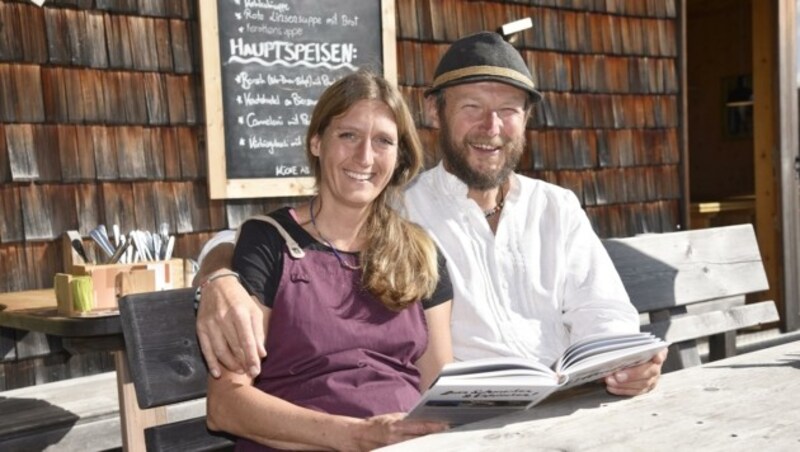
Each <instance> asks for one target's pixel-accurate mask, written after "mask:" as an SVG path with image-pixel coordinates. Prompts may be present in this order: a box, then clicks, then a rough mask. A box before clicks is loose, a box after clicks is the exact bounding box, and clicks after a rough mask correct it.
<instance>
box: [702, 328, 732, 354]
mask: <svg viewBox="0 0 800 452" xmlns="http://www.w3.org/2000/svg"><path fill="white" fill-rule="evenodd" d="M735 355H736V331H728V332H725V333H720V334H715V335H713V336H709V337H708V360H709V361H716V360H718V359H724V358H730V357H731V356H735Z"/></svg>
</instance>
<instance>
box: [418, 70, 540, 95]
mask: <svg viewBox="0 0 800 452" xmlns="http://www.w3.org/2000/svg"><path fill="white" fill-rule="evenodd" d="M474 76H496V77H505V78H509V79H512V80H515V81H517V82H520V83H522V84H523V85H525V86H527V87H529V88H531V89H534V86H533V82H532V81H531V79H529V78H528V76H526V75H523V74H520V73H519V72H517V71H515V70H513V69H507V68H502V67H497V66H468V67H465V68H461V69H456V70H453V71H450V72H445V73H444V74H442V75H440V76H438V77H436V78H435V79H434V80H433V86H431V89H432V90H434V89H436V88H438V87H439V86H440V85H443V84H445V83H448V82H451V81H453V80H458V79H461V78H466V77H474Z"/></svg>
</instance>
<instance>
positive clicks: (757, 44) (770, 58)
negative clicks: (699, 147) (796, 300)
mask: <svg viewBox="0 0 800 452" xmlns="http://www.w3.org/2000/svg"><path fill="white" fill-rule="evenodd" d="M776 4H777V2H775V1H772V0H769V1H754V2H753V152H754V153H755V154H754V156H753V164H754V171H755V189H756V193H755V194H756V236H757V237H758V246H759V249H760V250H761V258H762V259H763V262H764V269H765V270H766V272H767V281H768V282H769V290H768V291H767V295H765V296H764V297H763V298H762V300H774V301H775V304H776V305H777V307H778V312H785V310H784V300H783V297H782V292H783V290H782V284H781V262H782V256H781V241H780V237H781V234H780V211H779V210H778V198H777V194H776V193H777V191H778V184H777V180H776V174H775V173H776V166H775V163H776V162H777V161H778V160H777V159H778V136H777V133H776V130H777V117H776V112H777V108H778V106H777V104H776V102H777V93H776V91H775V90H776V82H777V69H776V68H777V61H776V49H777V42H776V41H777V35H776V24H777V10H776Z"/></svg>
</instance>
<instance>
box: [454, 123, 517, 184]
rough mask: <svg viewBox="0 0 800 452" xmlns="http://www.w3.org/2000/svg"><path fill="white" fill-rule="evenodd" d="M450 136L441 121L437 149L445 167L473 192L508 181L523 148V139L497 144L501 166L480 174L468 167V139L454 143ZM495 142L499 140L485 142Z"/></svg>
mask: <svg viewBox="0 0 800 452" xmlns="http://www.w3.org/2000/svg"><path fill="white" fill-rule="evenodd" d="M450 135H451V134H450V128H449V127H448V126H447V123H446V122H444V121H443V124H442V125H441V128H440V130H439V149H441V151H442V155H443V157H444V161H445V167H446V168H447V170H448V171H449V172H450V173H452V174H453V175H455V176H456V177H458V178H459V179H461V181H462V182H464V183H465V184H467V187H469V188H471V189H475V190H489V189H492V188H495V187H499V186H500V185H501V184H503V183H504V182H505V181H506V179H508V175H509V174H511V172H512V171H514V169H515V168H516V167H517V164H518V163H519V160H520V158H522V151H523V149H524V147H525V139H524V137H517V138H514V139H511V140H508V141H506V140H503V142H502V143H499V144H500V146H497V147H500V148H501V150H500V152H502V153H503V155H504V156H505V161H504V162H503V166H502V167H501V168H499V169H498V170H496V171H491V172H480V171H478V170H476V169H474V168H472V167H471V166H470V165H469V161H468V155H469V149H468V146H469V145H468V144H467V142H468V141H470V139H469V138H465V139H464V140H463V142H462V143H455V142H454V141H453V140H452V138H451V136H450ZM497 140H501V138H499V137H497V138H496V139H494V140H490V139H486V140H485V142H487V144H488V142H489V141H491V142H492V144H493V145H494V144H495V142H496V141H497Z"/></svg>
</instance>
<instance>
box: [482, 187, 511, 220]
mask: <svg viewBox="0 0 800 452" xmlns="http://www.w3.org/2000/svg"><path fill="white" fill-rule="evenodd" d="M505 201H506V196H505V194H504V193H503V187H502V185H501V186H500V201H499V202H498V203H497V205H496V206H494V207H492V208H491V209H489V210H484V211H483V216H484V217H486V219H487V220H488V219H489V218H492V217H493V216H495V215H497V214H498V213H500V211H501V210H503V205H504V204H505Z"/></svg>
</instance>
